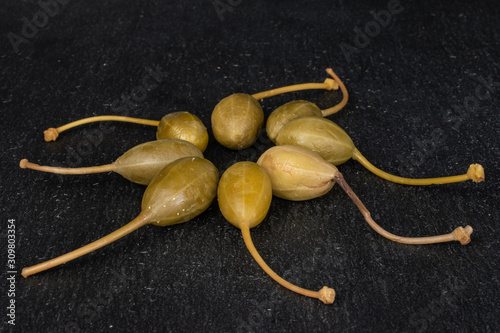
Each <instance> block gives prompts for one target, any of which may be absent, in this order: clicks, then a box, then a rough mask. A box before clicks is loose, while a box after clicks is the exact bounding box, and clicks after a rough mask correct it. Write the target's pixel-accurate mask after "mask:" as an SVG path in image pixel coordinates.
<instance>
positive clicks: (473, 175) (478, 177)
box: [467, 163, 484, 183]
mask: <svg viewBox="0 0 500 333" xmlns="http://www.w3.org/2000/svg"><path fill="white" fill-rule="evenodd" d="M467 175H468V176H469V178H470V179H472V180H473V181H474V182H476V183H480V182H482V181H484V168H483V166H482V165H481V164H477V163H476V164H471V165H470V166H469V170H467Z"/></svg>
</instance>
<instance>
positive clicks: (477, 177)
mask: <svg viewBox="0 0 500 333" xmlns="http://www.w3.org/2000/svg"><path fill="white" fill-rule="evenodd" d="M352 158H353V159H354V160H356V161H358V162H359V163H361V165H363V166H364V167H365V168H366V169H368V170H369V171H370V172H372V173H374V174H375V175H377V176H379V177H381V178H383V179H386V180H388V181H391V182H394V183H398V184H403V185H433V184H449V183H458V182H463V181H467V180H472V181H474V182H476V183H479V182H482V181H483V180H484V168H483V167H482V166H481V165H480V164H471V165H470V166H469V170H468V171H467V173H466V174H464V175H458V176H448V177H438V178H420V179H415V178H404V177H399V176H394V175H391V174H389V173H387V172H385V171H382V170H380V169H378V168H376V167H375V166H374V165H373V164H371V163H370V162H369V161H368V160H367V159H366V158H365V157H364V156H363V155H362V154H361V153H360V152H359V150H358V149H356V148H354V152H353V155H352Z"/></svg>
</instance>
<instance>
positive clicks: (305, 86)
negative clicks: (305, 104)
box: [252, 78, 339, 100]
mask: <svg viewBox="0 0 500 333" xmlns="http://www.w3.org/2000/svg"><path fill="white" fill-rule="evenodd" d="M338 88H339V86H338V84H337V83H336V82H335V81H334V80H332V79H330V78H328V79H326V80H325V81H324V82H323V83H302V84H294V85H291V86H286V87H281V88H276V89H271V90H267V91H263V92H260V93H256V94H253V95H252V97H253V98H255V99H256V100H261V99H263V98H268V97H272V96H276V95H281V94H285V93H288V92H293V91H300V90H313V89H325V90H337V89H338Z"/></svg>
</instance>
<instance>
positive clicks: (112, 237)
mask: <svg viewBox="0 0 500 333" xmlns="http://www.w3.org/2000/svg"><path fill="white" fill-rule="evenodd" d="M148 223H149V216H147V215H146V214H143V213H140V214H139V215H138V216H137V217H136V218H135V219H133V220H132V221H131V222H129V223H127V224H126V225H124V226H123V227H121V228H120V229H118V230H115V231H113V232H112V233H110V234H109V235H107V236H104V237H102V238H100V239H98V240H96V241H94V242H92V243H90V244H87V245H85V246H83V247H81V248H79V249H77V250H74V251H71V252H68V253H66V254H63V255H62V256H59V257H57V258H54V259H51V260H48V261H45V262H42V263H40V264H38V265H34V266H30V267H26V268H23V270H22V271H21V275H22V276H24V277H25V278H27V277H28V276H30V275H33V274H37V273H40V272H43V271H45V270H47V269H49V268H52V267H55V266H59V265H62V264H64V263H66V262H68V261H70V260H73V259H76V258H79V257H81V256H83V255H85V254H87V253H90V252H92V251H95V250H97V249H99V248H101V247H103V246H106V245H108V244H110V243H112V242H114V241H116V240H118V239H120V238H122V237H123V236H126V235H128V234H129V233H131V232H132V231H134V230H137V229H139V228H140V227H142V226H144V225H146V224H148Z"/></svg>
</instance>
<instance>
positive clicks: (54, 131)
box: [43, 115, 160, 142]
mask: <svg viewBox="0 0 500 333" xmlns="http://www.w3.org/2000/svg"><path fill="white" fill-rule="evenodd" d="M98 121H121V122H126V123H134V124H140V125H149V126H155V127H157V126H158V124H159V123H160V122H159V121H158V120H149V119H140V118H132V117H125V116H114V115H109V116H96V117H89V118H84V119H80V120H77V121H73V122H71V123H69V124H66V125H63V126H60V127H57V128H54V127H51V128H49V129H47V130H45V131H44V132H43V134H44V136H45V141H47V142H49V141H55V140H56V139H57V137H58V136H59V134H60V133H62V132H64V131H66V130H69V129H70V128H73V127H76V126H80V125H84V124H89V123H94V122H98Z"/></svg>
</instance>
